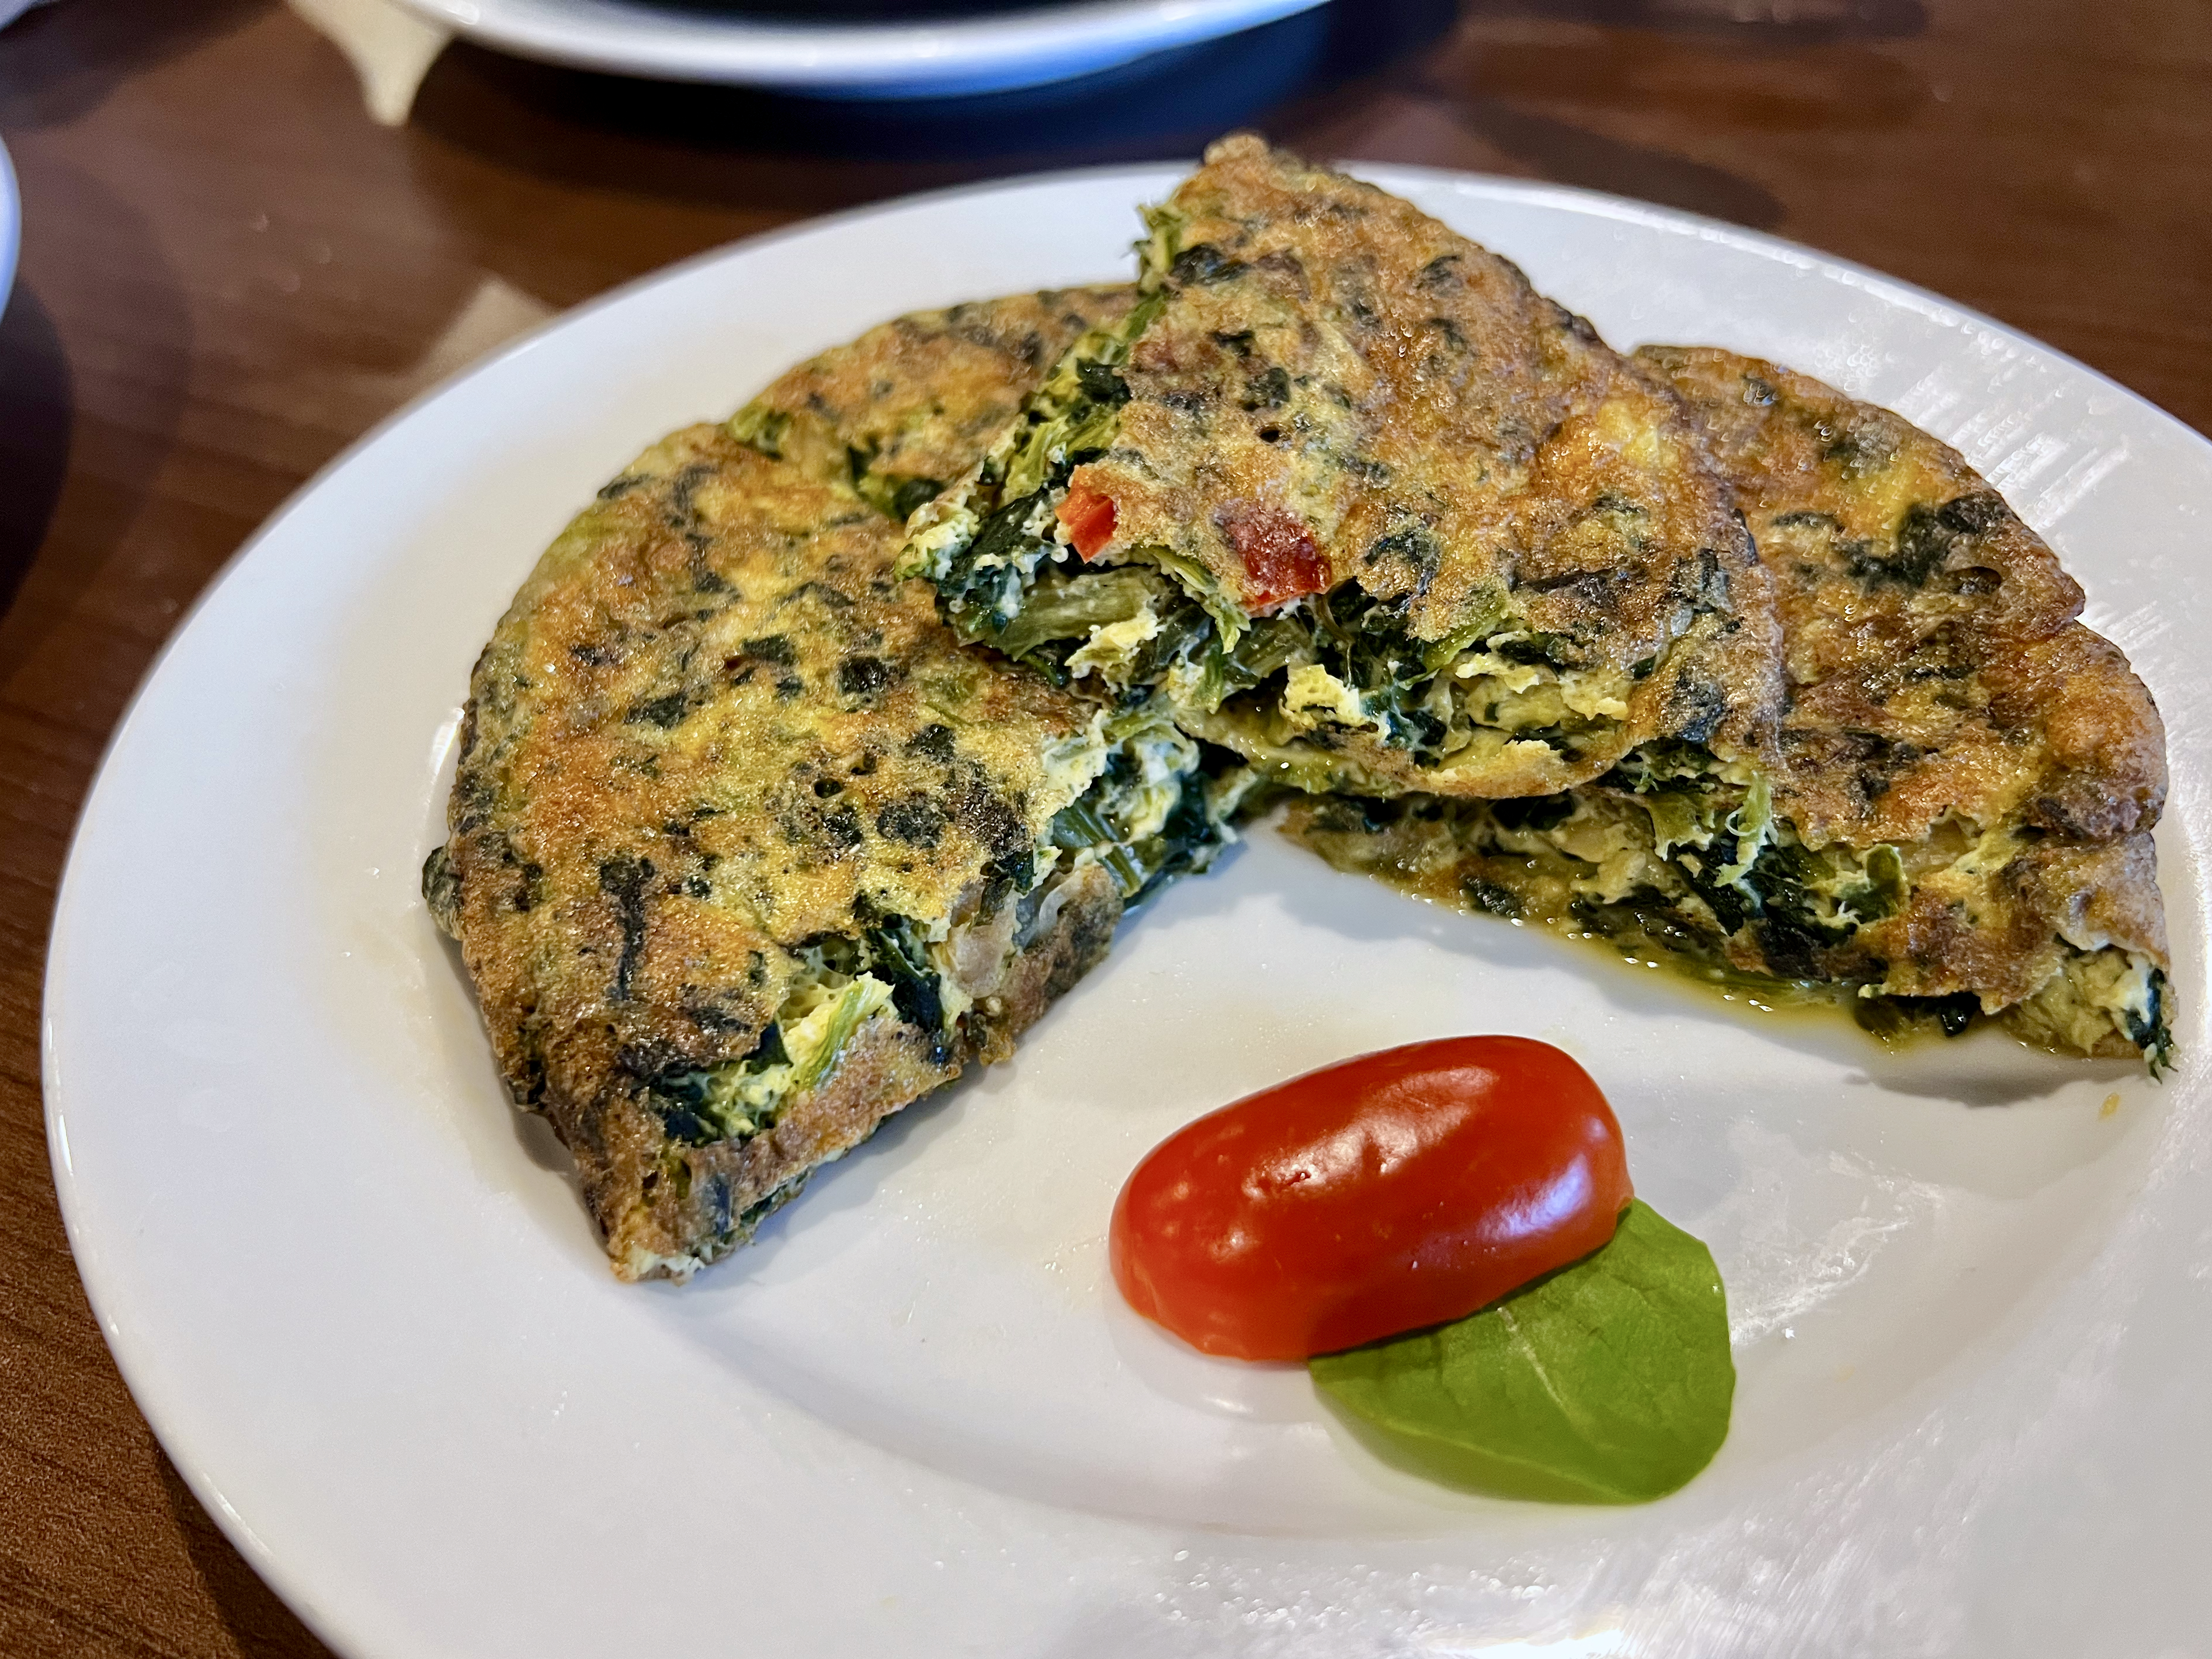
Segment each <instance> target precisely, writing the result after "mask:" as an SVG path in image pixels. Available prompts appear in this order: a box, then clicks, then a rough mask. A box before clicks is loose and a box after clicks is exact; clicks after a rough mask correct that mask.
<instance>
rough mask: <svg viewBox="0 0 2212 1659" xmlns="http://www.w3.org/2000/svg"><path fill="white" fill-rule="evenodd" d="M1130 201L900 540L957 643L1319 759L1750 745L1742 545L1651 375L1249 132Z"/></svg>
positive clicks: (1364, 190) (1519, 768)
mask: <svg viewBox="0 0 2212 1659" xmlns="http://www.w3.org/2000/svg"><path fill="white" fill-rule="evenodd" d="M1347 226H1348V227H1351V228H1349V229H1346V228H1345V227H1347ZM1146 227H1147V234H1146V238H1145V239H1144V240H1142V241H1141V242H1140V243H1139V255H1140V261H1139V263H1140V268H1141V269H1140V276H1139V292H1140V295H1141V297H1140V298H1139V301H1138V302H1137V304H1136V306H1135V307H1133V309H1132V310H1131V311H1130V312H1129V313H1127V314H1126V315H1125V316H1123V317H1121V318H1120V319H1115V320H1114V321H1113V322H1111V323H1110V324H1109V325H1104V326H1102V327H1100V328H1098V329H1096V330H1093V331H1091V332H1089V333H1088V334H1086V335H1085V336H1084V337H1082V338H1081V339H1080V340H1079V341H1078V342H1076V343H1075V344H1074V345H1073V346H1072V347H1071V348H1070V349H1069V351H1068V353H1067V355H1066V356H1065V357H1064V358H1063V359H1062V360H1061V361H1060V362H1059V363H1058V364H1057V365H1055V367H1054V369H1053V371H1052V373H1051V374H1049V375H1048V377H1047V378H1046V380H1045V382H1044V384H1043V386H1042V387H1041V388H1040V389H1039V391H1038V392H1037V393H1036V395H1035V396H1034V397H1033V398H1032V399H1031V400H1030V404H1029V405H1028V406H1027V408H1026V409H1025V410H1024V412H1023V416H1022V419H1021V420H1020V421H1019V422H1017V423H1015V424H1014V425H1013V426H1012V427H1010V428H1008V430H1007V431H1006V434H1005V435H1004V436H1002V437H1001V439H1000V441H999V442H998V443H997V444H996V445H995V446H994V447H993V449H992V451H991V452H990V453H989V454H988V455H987V457H986V458H985V459H983V461H982V462H981V463H980V465H978V467H977V469H976V470H975V471H974V472H973V473H971V474H970V475H969V477H966V478H964V479H963V480H962V481H961V482H960V483H958V484H957V486H956V487H955V488H954V489H951V490H950V491H948V492H947V493H946V494H945V495H943V496H941V497H939V498H938V499H937V500H935V501H933V502H931V503H929V504H927V505H926V506H924V507H921V509H920V510H919V511H918V512H916V513H915V516H914V518H913V519H912V520H911V521H910V525H909V538H908V544H907V547H906V549H905V550H904V552H903V553H902V560H901V567H900V568H901V569H902V573H904V574H911V575H917V576H921V577H922V578H924V579H926V580H928V581H930V582H931V583H932V584H933V586H935V587H936V588H937V590H938V592H939V605H940V610H941V611H942V613H943V614H944V615H945V617H946V619H947V620H948V622H950V623H951V625H952V626H953V628H954V629H955V630H956V631H957V632H958V633H959V634H960V635H961V636H962V637H963V639H966V640H969V641H974V642H979V643H981V644H985V645H988V646H991V647H995V648H997V649H998V650H1000V651H1002V652H1004V653H1006V654H1007V655H1009V656H1012V657H1013V658H1015V659H1018V660H1024V661H1030V662H1034V663H1036V664H1037V665H1040V666H1042V667H1043V668H1045V669H1046V670H1047V671H1050V672H1053V673H1054V674H1056V675H1059V676H1062V677H1064V678H1066V679H1068V680H1070V681H1072V682H1074V683H1077V684H1084V685H1087V686H1091V687H1096V688H1100V694H1101V695H1108V696H1111V695H1115V694H1119V693H1121V692H1123V691H1125V690H1128V689H1130V688H1146V687H1152V686H1158V687H1160V688H1162V689H1163V690H1164V691H1165V692H1166V694H1167V696H1168V698H1169V700H1170V703H1171V705H1172V707H1173V708H1174V709H1175V711H1176V719H1177V720H1178V722H1179V723H1180V724H1181V725H1182V726H1183V727H1184V729H1185V730H1187V731H1189V732H1193V733H1194V734H1197V735H1200V736H1203V737H1205V738H1207V739H1208V740H1210V741H1212V742H1216V743H1219V744H1224V745H1225V746H1227V747H1230V748H1232V749H1234V750H1237V752H1239V753H1241V754H1243V755H1244V756H1245V757H1247V758H1248V759H1249V760H1250V761H1252V762H1253V763H1255V765H1257V766H1260V767H1261V768H1262V769H1263V770H1264V771H1265V772H1266V773H1267V775H1268V776H1269V777H1270V778H1271V780H1273V781H1279V782H1283V783H1286V784H1290V785H1292V786H1295V787H1300V788H1305V789H1310V790H1320V789H1327V788H1331V787H1341V788H1349V789H1358V790H1362V791H1366V792H1371V793H1397V792H1400V791H1404V790H1434V791H1438V792H1441V793H1463V794H1480V795H1517V794H1528V793H1548V792H1551V791H1553V790H1557V789H1559V788H1562V787H1567V786H1569V785H1570V784H1571V783H1574V782H1576V781H1583V780H1586V779H1587V778H1589V777H1591V776H1594V775H1596V774H1598V773H1600V772H1601V771H1603V770H1604V769H1606V768H1607V766H1609V765H1611V764H1612V763H1614V762H1615V761H1617V760H1618V759H1619V758H1620V756H1621V754H1622V753H1624V752H1626V750H1629V749H1630V748H1631V747H1632V746H1633V745H1634V744H1637V743H1638V742H1640V741H1644V740H1646V739H1648V738H1652V737H1655V736H1659V735H1679V736H1686V737H1688V738H1692V739H1695V740H1699V741H1707V742H1711V743H1713V744H1717V746H1719V747H1720V748H1722V749H1723V750H1729V751H1730V752H1744V753H1753V752H1756V751H1758V750H1759V749H1760V747H1761V745H1762V744H1763V743H1764V742H1765V738H1766V733H1767V730H1768V728H1769V726H1770V724H1771V715H1772V712H1773V708H1772V705H1773V703H1774V701H1775V697H1776V695H1777V690H1778V688H1777V686H1776V684H1775V682H1774V679H1773V654H1774V653H1773V623H1772V617H1771V605H1769V603H1768V600H1767V596H1766V594H1765V589H1764V577H1763V574H1762V572H1761V570H1760V568H1759V564H1758V562H1757V559H1756V557H1755V556H1753V552H1752V550H1751V548H1750V544H1749V542H1748V538H1747V537H1746V536H1745V535H1744V533H1743V531H1742V528H1741V526H1740V524H1738V523H1737V522H1736V520H1735V518H1734V517H1733V515H1732V513H1730V512H1729V504H1728V497H1727V490H1726V487H1725V485H1724V484H1723V483H1721V481H1720V480H1719V479H1718V478H1717V477H1715V476H1714V475H1713V474H1712V471H1711V467H1710V465H1708V464H1707V463H1706V461H1705V458H1704V456H1703V453H1702V451H1701V450H1700V448H1699V445H1698V443H1697V441H1696V437H1695V434H1694V432H1693V430H1692V428H1691V426H1690V423H1689V422H1688V420H1687V418H1686V414H1685V413H1684V411H1683V410H1681V408H1680V403H1679V400H1678V399H1676V398H1674V395H1673V394H1672V393H1671V392H1669V391H1668V389H1667V388H1666V386H1664V385H1663V383H1662V382H1661V381H1660V380H1658V379H1657V378H1656V376H1653V375H1651V374H1650V373H1649V372H1648V371H1647V370H1645V369H1644V368H1641V367H1639V366H1638V365H1636V364H1635V363H1633V362H1630V361H1628V360H1626V359H1623V358H1620V357H1619V356H1617V355H1616V354H1613V352H1612V351H1611V350H1610V349H1608V348H1607V347H1606V346H1605V345H1604V343H1603V342H1601V341H1600V340H1599V339H1598V338H1597V337H1596V335H1595V331H1593V330H1591V329H1590V327H1589V325H1588V324H1587V323H1586V322H1583V320H1582V319H1579V318H1577V317H1575V316H1573V315H1571V313H1568V312H1566V311H1565V309H1564V308H1563V307H1559V306H1558V305H1556V304H1554V303H1553V302H1552V301H1548V300H1547V299H1545V298H1543V297H1542V296H1541V295H1538V294H1536V293H1535V291H1534V289H1532V288H1531V287H1530V286H1529V284H1528V280H1527V278H1526V277H1525V276H1522V273H1521V272H1520V271H1519V270H1517V269H1516V268H1515V267H1513V266H1512V265H1511V264H1510V263H1509V262H1507V261H1504V260H1503V259H1500V258H1497V257H1496V256H1495V255H1493V254H1491V253H1490V252H1487V251H1486V250H1485V249H1482V248H1481V247H1480V246H1477V245H1475V244H1474V243H1472V242H1470V241H1468V240H1466V239H1465V238H1463V237H1460V236H1458V235H1456V234H1455V233H1452V232H1451V231H1449V229H1447V228H1445V227H1443V226H1442V225H1440V224H1438V223H1437V222H1436V221H1434V220H1431V219H1430V218H1428V217H1427V216H1424V215H1421V214H1419V212H1418V211H1417V210H1414V209H1413V208H1412V207H1411V206H1410V204H1406V203H1403V202H1401V201H1399V200H1397V199H1396V198H1395V197H1390V196H1389V195H1387V194H1386V193H1384V192H1383V191H1379V190H1377V189H1376V187H1374V186H1373V185H1367V184H1364V183H1363V182H1361V181H1359V180H1357V179H1350V178H1347V177H1346V176H1345V175H1343V174H1340V173H1331V172H1328V171H1325V170H1322V169H1318V168H1312V167H1306V166H1305V165H1304V163H1303V162H1300V161H1297V159H1296V158H1295V157H1291V156H1289V155H1286V154H1285V153H1283V152H1279V151H1270V150H1269V149H1267V147H1266V145H1265V144H1264V143H1262V142H1261V141H1260V140H1259V139H1257V138H1255V137H1250V136H1249V135H1247V136H1241V137H1232V138H1230V139H1227V140H1225V141H1223V142H1222V143H1218V144H1216V145H1214V146H1213V147H1212V149H1209V150H1208V152H1207V155H1206V166H1205V167H1203V168H1202V169H1201V170H1200V172H1199V173H1196V174H1194V175H1193V177H1192V178H1190V179H1187V180H1185V181H1184V183H1183V184H1182V185H1181V186H1180V187H1179V188H1178V190H1177V191H1176V194H1175V196H1174V197H1172V198H1171V199H1170V202H1169V203H1168V204H1165V205H1163V206H1160V207H1157V208H1153V209H1151V210H1147V212H1146ZM1414 244H1418V246H1413V245H1414ZM1409 250H1410V251H1409ZM1431 254H1432V255H1433V256H1434V257H1433V258H1425V257H1424V256H1427V255H1431ZM1378 261H1380V262H1383V264H1385V265H1386V266H1387V269H1384V270H1381V271H1372V270H1370V266H1372V265H1374V264H1376V262H1378ZM1392 261H1395V264H1392V263H1390V262H1392ZM1401 266H1402V267H1404V268H1403V269H1401V268H1400V267H1401ZM1370 279H1371V280H1370ZM1363 284H1365V286H1364V287H1363V286H1362V285H1363ZM1322 289H1326V290H1327V292H1326V294H1325V295H1324V294H1322V293H1320V292H1319V291H1320V290H1322ZM1229 324H1238V325H1239V326H1234V327H1231V326H1228V325H1229ZM1316 341H1318V342H1320V343H1319V344H1315V343H1314V342H1316ZM1424 354H1425V355H1424ZM1414 359H1418V362H1414V361H1413V360H1414ZM1285 362H1291V363H1293V365H1294V367H1295V369H1296V372H1295V373H1293V372H1292V370H1291V368H1285ZM1409 362H1410V363H1411V364H1412V366H1411V367H1408V364H1409ZM1486 377H1487V378H1486ZM1493 382H1494V384H1493ZM1431 404H1433V405H1434V407H1433V408H1431V407H1430V405H1431ZM1447 411H1451V412H1449V413H1448V412H1447ZM1437 434H1448V435H1450V436H1451V437H1453V438H1454V440H1455V441H1456V442H1457V443H1458V444H1459V446H1460V447H1459V449H1456V450H1455V451H1454V452H1453V453H1451V454H1450V455H1449V456H1445V457H1443V458H1442V459H1439V458H1438V456H1437V454H1436V453H1431V451H1433V450H1434V448H1435V446H1434V445H1432V444H1431V442H1430V439H1431V437H1432V436H1434V435H1437ZM1462 451H1463V452H1464V453H1461V452H1462ZM1178 469H1179V470H1178ZM1171 474H1172V476H1170V475H1171Z"/></svg>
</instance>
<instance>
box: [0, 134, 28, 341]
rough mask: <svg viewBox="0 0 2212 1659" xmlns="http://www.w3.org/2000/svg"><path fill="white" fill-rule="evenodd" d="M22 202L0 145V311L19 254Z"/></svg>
mask: <svg viewBox="0 0 2212 1659" xmlns="http://www.w3.org/2000/svg"><path fill="white" fill-rule="evenodd" d="M22 241H23V198H22V197H21V194H20V193H19V192H18V191H17V190H16V188H15V163H14V162H13V161H9V159H8V147H7V145H5V144H0V309H5V308H6V307H7V304H8V295H9V293H11V292H12V291H13V290H14V289H15V256H16V254H17V253H19V252H21V250H22Z"/></svg>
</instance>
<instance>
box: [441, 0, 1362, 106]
mask: <svg viewBox="0 0 2212 1659" xmlns="http://www.w3.org/2000/svg"><path fill="white" fill-rule="evenodd" d="M405 3H406V4H408V5H410V6H412V7H413V8H414V9H416V11H418V12H421V13H422V15H424V16H426V17H428V18H431V19H433V20H434V21H437V22H441V23H443V24H446V25H447V27H452V28H454V29H458V30H459V31H460V32H461V33H464V34H465V35H467V36H469V37H470V38H471V39H472V40H477V41H478V42H480V43H481V44H483V45H484V46H494V47H496V48H498V49H499V50H500V51H501V52H515V53H519V54H520V55H521V56H522V57H525V58H542V59H544V60H545V61H546V62H548V63H554V64H571V65H574V66H575V67H577V68H580V69H598V70H612V71H614V72H615V73H617V74H619V75H642V76H652V77H653V78H655V79H658V80H664V81H722V82H737V83H741V84H744V85H748V86H763V87H782V88H789V89H791V90H793V91H803V92H811V93H816V94H828V95H841V94H842V95H846V96H859V97H876V98H919V97H937V96H946V95H951V94H962V93H981V92H1002V91H1005V90H1007V89H1008V88H1014V87H1029V86H1038V85H1042V84H1043V83H1044V82H1049V81H1062V80H1066V79H1067V78H1069V77H1070V76H1077V75H1087V74H1090V73H1091V71H1093V70H1103V69H1111V68H1113V67H1114V66H1115V64H1126V63H1128V62H1130V61H1131V60H1133V59H1134V58H1141V57H1143V56H1145V54H1146V53H1147V52H1164V51H1165V50H1167V49H1168V48H1170V47H1172V46H1190V45H1193V44H1194V43H1195V42H1197V41H1200V40H1213V39H1215V38H1217V37H1218V36H1220V35H1224V34H1233V33H1237V31H1238V30H1240V29H1248V28H1252V27H1256V26H1257V25H1259V24H1261V23H1269V22H1273V21H1274V20H1275V19H1277V18H1279V17H1287V16H1289V15H1291V13H1293V12H1299V11H1305V10H1308V9H1310V8H1312V7H1314V6H1316V5H1318V4H1320V3H1321V0H1075V3H1071V4H1060V5H1054V4H1050V3H1039V4H1038V5H1037V6H1036V8H1035V9H1029V10H1020V11H999V12H981V13H978V14H976V15H972V16H966V17H945V18H928V19H925V20H922V21H915V22H889V21H884V22H866V23H830V22H823V23H805V22H794V21H783V20H781V19H778V20H766V19H763V18H761V17H758V16H752V17H747V16H744V15H742V14H740V13H738V12H736V11H730V12H725V13H723V14H721V15H715V14H714V13H713V12H711V11H708V10H706V9H697V8H691V9H678V8H675V7H671V6H658V5H653V4H649V3H642V0H635V3H633V0H405Z"/></svg>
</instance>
